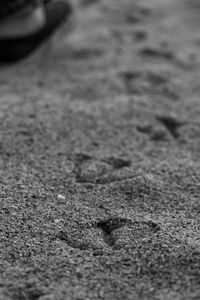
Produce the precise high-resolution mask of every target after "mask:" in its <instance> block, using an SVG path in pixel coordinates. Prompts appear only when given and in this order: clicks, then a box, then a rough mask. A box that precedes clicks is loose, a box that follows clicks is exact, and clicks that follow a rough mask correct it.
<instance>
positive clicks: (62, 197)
mask: <svg viewBox="0 0 200 300" xmlns="http://www.w3.org/2000/svg"><path fill="white" fill-rule="evenodd" d="M57 199H58V200H60V201H63V200H65V199H66V198H65V196H63V195H60V194H59V195H58V196H57Z"/></svg>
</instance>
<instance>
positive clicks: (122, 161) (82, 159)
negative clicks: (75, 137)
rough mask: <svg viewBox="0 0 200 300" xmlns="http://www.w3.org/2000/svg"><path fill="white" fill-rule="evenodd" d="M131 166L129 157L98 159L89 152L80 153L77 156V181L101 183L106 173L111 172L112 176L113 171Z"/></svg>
mask: <svg viewBox="0 0 200 300" xmlns="http://www.w3.org/2000/svg"><path fill="white" fill-rule="evenodd" d="M130 166H131V160H130V159H128V158H123V157H115V156H110V157H106V158H102V159H101V160H97V159H95V158H92V157H91V156H90V155H88V154H85V153H82V154H81V153H79V154H76V156H75V178H76V182H77V183H94V184H95V183H99V184H101V181H102V182H104V179H105V178H104V177H105V176H106V175H109V174H110V176H111V177H112V173H113V172H114V171H115V170H120V169H123V168H127V167H130ZM110 176H109V177H110ZM106 178H107V177H106ZM105 180H106V179H105Z"/></svg>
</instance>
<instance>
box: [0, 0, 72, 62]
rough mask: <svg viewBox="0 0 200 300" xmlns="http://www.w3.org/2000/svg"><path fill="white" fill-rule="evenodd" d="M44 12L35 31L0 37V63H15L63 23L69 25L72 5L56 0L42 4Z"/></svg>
mask: <svg viewBox="0 0 200 300" xmlns="http://www.w3.org/2000/svg"><path fill="white" fill-rule="evenodd" d="M43 9H44V13H45V22H44V25H43V26H42V27H41V28H40V29H38V30H37V31H36V32H34V33H31V34H28V35H27V34H26V35H25V36H17V37H16V36H14V37H10V36H9V37H3V38H0V64H1V65H10V64H13V63H17V62H19V61H21V60H23V59H25V58H27V57H28V56H30V55H31V54H33V53H34V52H35V51H36V50H39V49H40V48H41V46H42V45H43V44H44V43H45V42H47V41H48V40H49V38H50V37H51V36H52V35H53V34H54V33H55V32H56V31H57V30H58V29H59V28H60V27H61V26H62V25H63V24H65V25H66V26H68V27H70V26H71V25H72V19H73V9H72V6H71V5H70V4H69V3H68V2H66V1H64V0H57V1H52V2H47V3H46V4H44V5H43Z"/></svg>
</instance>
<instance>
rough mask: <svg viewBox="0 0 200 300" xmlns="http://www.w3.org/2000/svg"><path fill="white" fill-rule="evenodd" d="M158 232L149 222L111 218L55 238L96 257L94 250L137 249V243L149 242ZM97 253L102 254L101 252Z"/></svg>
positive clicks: (156, 227) (152, 223) (152, 222)
mask: <svg viewBox="0 0 200 300" xmlns="http://www.w3.org/2000/svg"><path fill="white" fill-rule="evenodd" d="M159 230H160V226H159V225H158V224H157V223H156V222H154V221H151V220H141V221H139V220H137V221H134V220H130V219H125V218H120V217H112V218H108V219H103V220H101V221H98V222H97V223H94V224H93V226H92V227H89V228H85V229H80V228H77V229H76V232H73V234H71V235H70V234H69V233H68V232H67V231H66V232H63V231H62V232H60V233H59V234H58V235H57V238H59V239H60V240H62V241H64V242H66V243H67V244H68V245H69V246H70V247H73V248H78V249H79V250H93V251H95V255H97V253H96V250H103V249H105V250H106V249H110V248H111V249H114V250H120V249H123V248H129V247H137V246H138V245H139V243H141V242H143V243H144V242H145V241H149V239H151V238H152V237H153V236H154V235H155V234H156V233H157V232H158V231H159ZM99 253H100V254H102V251H100V252H99Z"/></svg>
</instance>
